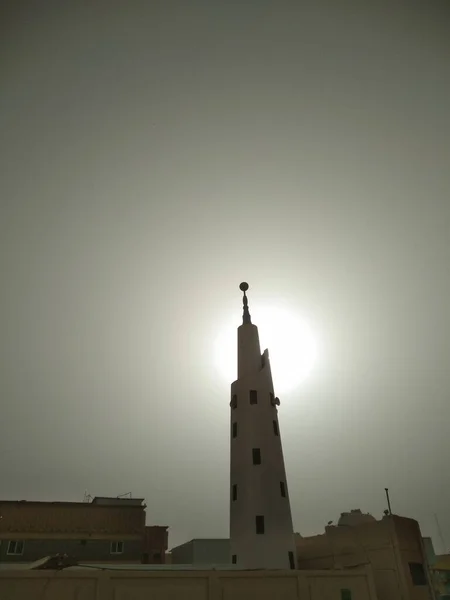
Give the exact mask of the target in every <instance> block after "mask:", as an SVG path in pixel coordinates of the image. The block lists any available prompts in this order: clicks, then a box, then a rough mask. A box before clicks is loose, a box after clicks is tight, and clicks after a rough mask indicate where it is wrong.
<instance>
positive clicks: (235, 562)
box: [231, 554, 237, 565]
mask: <svg viewBox="0 0 450 600" xmlns="http://www.w3.org/2000/svg"><path fill="white" fill-rule="evenodd" d="M231 563H232V564H233V565H236V564H237V556H236V554H233V556H232V557H231Z"/></svg>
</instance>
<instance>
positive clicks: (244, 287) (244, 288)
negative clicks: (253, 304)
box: [239, 281, 252, 325]
mask: <svg viewBox="0 0 450 600" xmlns="http://www.w3.org/2000/svg"><path fill="white" fill-rule="evenodd" d="M239 289H240V290H241V291H242V292H244V297H243V298H242V302H243V304H244V314H243V315H242V323H243V324H244V325H246V324H247V323H250V324H251V322H252V319H251V317H250V313H249V312H248V299H247V296H246V294H245V292H246V291H247V290H248V283H247V282H246V281H243V282H242V283H241V284H240V286H239Z"/></svg>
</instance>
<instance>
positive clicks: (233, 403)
mask: <svg viewBox="0 0 450 600" xmlns="http://www.w3.org/2000/svg"><path fill="white" fill-rule="evenodd" d="M237 404H238V401H237V394H233V396H232V397H231V402H230V406H231V408H233V409H234V408H237Z"/></svg>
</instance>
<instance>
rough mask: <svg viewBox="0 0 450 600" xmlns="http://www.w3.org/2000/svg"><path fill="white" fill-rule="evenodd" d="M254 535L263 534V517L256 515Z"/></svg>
mask: <svg viewBox="0 0 450 600" xmlns="http://www.w3.org/2000/svg"><path fill="white" fill-rule="evenodd" d="M255 521H256V533H258V534H262V533H264V517H263V515H256V519H255Z"/></svg>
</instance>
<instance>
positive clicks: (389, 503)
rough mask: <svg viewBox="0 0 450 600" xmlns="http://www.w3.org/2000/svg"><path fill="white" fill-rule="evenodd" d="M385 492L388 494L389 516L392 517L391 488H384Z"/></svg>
mask: <svg viewBox="0 0 450 600" xmlns="http://www.w3.org/2000/svg"><path fill="white" fill-rule="evenodd" d="M384 491H385V492H386V500H387V503H388V509H389V516H392V509H391V501H390V499H389V488H384Z"/></svg>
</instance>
